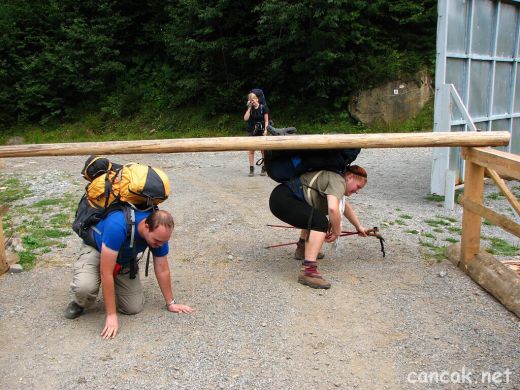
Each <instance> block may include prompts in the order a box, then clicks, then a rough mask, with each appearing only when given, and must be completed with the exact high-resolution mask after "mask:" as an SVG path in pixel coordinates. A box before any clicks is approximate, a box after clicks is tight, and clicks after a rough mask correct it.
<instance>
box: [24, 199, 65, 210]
mask: <svg viewBox="0 0 520 390" xmlns="http://www.w3.org/2000/svg"><path fill="white" fill-rule="evenodd" d="M62 204H63V199H43V200H40V201H38V202H36V203H34V204H33V205H32V206H31V207H38V208H39V207H45V206H61V205H62Z"/></svg>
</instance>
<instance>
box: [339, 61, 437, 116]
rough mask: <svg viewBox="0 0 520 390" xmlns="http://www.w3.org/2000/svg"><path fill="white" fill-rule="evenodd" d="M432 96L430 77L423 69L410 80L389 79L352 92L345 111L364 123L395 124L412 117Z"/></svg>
mask: <svg viewBox="0 0 520 390" xmlns="http://www.w3.org/2000/svg"><path fill="white" fill-rule="evenodd" d="M432 96H433V89H432V80H431V77H430V75H429V74H428V72H427V71H426V70H423V71H420V72H419V73H417V74H416V75H415V77H414V78H413V79H410V80H397V81H391V82H388V83H386V84H384V85H380V86H377V87H374V88H371V89H367V90H362V91H359V92H357V93H355V94H354V95H352V96H351V97H350V99H349V105H348V110H349V112H350V115H352V117H353V118H355V119H356V120H358V121H359V122H361V123H363V124H365V125H368V126H372V125H389V124H396V123H399V122H403V121H405V120H407V119H410V118H413V117H414V116H416V115H417V114H418V113H419V112H420V111H421V109H422V108H423V107H424V105H425V104H426V103H427V102H428V101H429V100H430V99H431V98H432ZM432 125H433V124H432Z"/></svg>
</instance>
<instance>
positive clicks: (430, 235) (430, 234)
mask: <svg viewBox="0 0 520 390" xmlns="http://www.w3.org/2000/svg"><path fill="white" fill-rule="evenodd" d="M423 236H424V237H427V238H435V236H434V235H433V234H432V233H423Z"/></svg>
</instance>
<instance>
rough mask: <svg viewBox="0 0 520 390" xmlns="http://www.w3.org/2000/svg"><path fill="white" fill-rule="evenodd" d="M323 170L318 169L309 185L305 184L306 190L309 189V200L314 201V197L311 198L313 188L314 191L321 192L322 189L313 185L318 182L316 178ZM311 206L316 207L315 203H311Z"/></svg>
mask: <svg viewBox="0 0 520 390" xmlns="http://www.w3.org/2000/svg"><path fill="white" fill-rule="evenodd" d="M322 172H323V171H318V172H316V173H315V174H314V176H313V177H312V179H311V181H310V182H309V185H305V184H304V185H305V187H307V188H306V190H307V198H308V199H309V201H310V202H311V203H312V198H311V190H314V191H317V192H319V193H320V194H321V191H320V190H318V189H317V188H314V187H313V186H312V185H313V184H314V183H315V182H316V180H317V179H318V176H320V175H321V173H322ZM311 206H313V207H314V205H312V204H311Z"/></svg>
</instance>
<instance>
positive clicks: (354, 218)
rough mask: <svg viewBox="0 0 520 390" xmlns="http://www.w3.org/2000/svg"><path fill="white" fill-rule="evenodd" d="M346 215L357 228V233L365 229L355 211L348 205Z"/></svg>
mask: <svg viewBox="0 0 520 390" xmlns="http://www.w3.org/2000/svg"><path fill="white" fill-rule="evenodd" d="M344 215H345V217H346V218H347V219H348V221H349V222H350V223H351V224H352V225H353V226H354V227H355V228H356V230H357V231H360V230H363V229H364V228H363V225H362V224H361V222H360V220H359V218H358V216H357V214H356V213H355V211H354V209H353V208H352V206H350V204H348V203H346V204H345V212H344Z"/></svg>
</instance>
